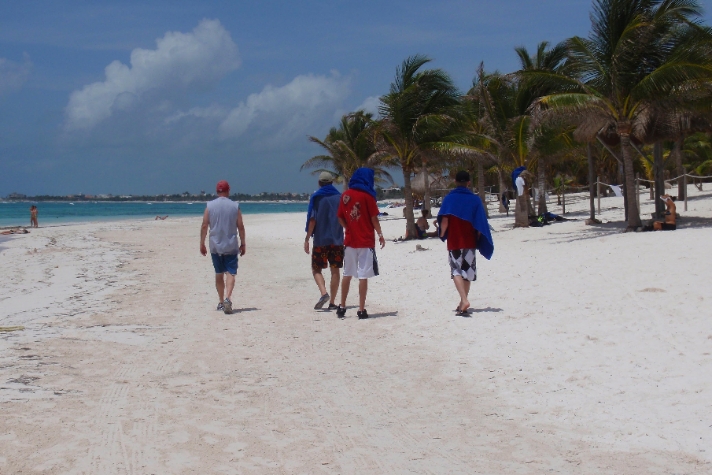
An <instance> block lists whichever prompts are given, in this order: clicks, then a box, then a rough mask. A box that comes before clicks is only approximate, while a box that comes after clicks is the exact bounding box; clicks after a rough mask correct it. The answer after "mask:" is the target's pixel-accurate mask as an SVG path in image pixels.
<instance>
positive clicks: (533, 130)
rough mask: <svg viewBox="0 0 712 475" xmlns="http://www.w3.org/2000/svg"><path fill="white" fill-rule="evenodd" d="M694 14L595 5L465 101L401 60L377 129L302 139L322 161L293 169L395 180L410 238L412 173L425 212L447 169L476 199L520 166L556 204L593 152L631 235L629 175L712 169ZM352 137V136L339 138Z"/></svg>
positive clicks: (711, 73) (423, 60)
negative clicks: (432, 187)
mask: <svg viewBox="0 0 712 475" xmlns="http://www.w3.org/2000/svg"><path fill="white" fill-rule="evenodd" d="M701 13H702V8H701V6H700V3H699V2H698V1H697V0H594V1H593V5H592V13H591V31H590V33H589V35H588V36H587V37H579V36H575V37H573V38H570V39H568V40H566V41H563V42H561V43H560V44H557V45H554V46H551V47H550V45H549V44H548V43H547V42H542V43H540V44H539V45H538V46H537V49H536V53H535V54H533V55H532V54H530V53H529V51H527V49H525V48H517V49H516V51H515V52H516V54H517V56H518V58H519V62H520V69H519V70H518V71H514V72H511V73H507V74H505V73H501V72H499V71H494V72H487V71H486V69H485V67H484V65H483V64H480V66H479V68H478V70H477V73H476V75H475V78H474V79H473V83H472V87H471V89H470V90H469V91H468V92H467V93H466V94H460V93H459V92H458V91H457V89H456V88H455V86H454V84H453V82H452V80H451V79H450V77H449V76H448V74H447V73H446V72H444V71H442V70H440V69H424V66H425V65H426V64H427V63H428V62H429V61H430V59H429V58H427V57H425V56H422V55H415V56H411V57H409V58H407V59H406V60H405V61H403V63H402V64H401V65H400V66H399V67H398V68H397V69H396V75H395V79H394V81H393V83H392V84H391V86H390V91H389V92H388V93H387V94H385V95H383V96H382V97H381V106H380V110H379V112H380V117H379V118H376V119H374V118H373V117H371V115H370V114H365V113H364V112H363V111H361V112H355V113H352V114H348V115H346V116H344V119H342V123H341V126H340V128H339V129H332V131H331V132H330V133H329V135H328V136H327V138H326V139H325V140H323V141H320V140H318V139H316V138H314V137H310V140H312V141H313V142H315V143H318V144H319V145H321V146H322V147H323V148H325V149H326V150H327V151H328V153H329V155H325V156H317V157H314V158H312V159H310V160H308V161H307V162H306V163H304V165H303V168H305V167H315V166H317V165H318V166H323V167H326V168H327V169H329V170H332V171H334V172H335V173H336V174H337V175H339V176H341V177H347V176H350V173H352V172H353V170H354V169H355V168H356V167H358V166H373V167H378V170H379V171H380V172H381V173H383V172H384V171H385V170H384V168H388V167H398V168H400V169H401V171H402V173H403V180H404V185H405V186H404V193H405V196H406V197H408V199H406V205H407V208H406V218H407V226H408V227H409V228H413V226H414V218H413V209H412V202H413V200H412V199H411V197H412V196H413V190H412V187H411V180H412V179H413V177H414V176H415V175H416V174H418V173H421V172H422V173H423V177H424V179H425V181H426V183H425V190H426V191H425V196H423V197H422V198H424V199H425V203H426V206H428V205H429V199H428V183H427V181H428V180H429V176H431V175H432V174H435V175H440V176H441V177H447V176H450V175H451V174H452V173H453V172H454V171H456V170H457V169H467V170H470V171H471V173H472V174H474V175H475V176H476V180H473V181H474V182H475V183H476V184H477V189H478V191H479V192H480V196H484V189H485V186H487V182H488V181H489V182H490V184H493V183H495V182H496V183H497V189H498V190H499V192H500V193H502V192H503V191H504V188H505V185H504V184H505V183H508V182H509V179H508V175H509V172H511V170H512V169H514V168H515V167H517V166H521V165H525V166H526V167H527V168H528V169H529V170H530V171H532V172H533V173H536V174H537V176H538V188H539V189H547V188H551V187H552V186H555V187H556V189H557V194H558V192H561V191H563V190H564V188H565V186H567V185H571V186H576V185H581V184H584V183H587V182H588V181H589V178H588V166H587V160H588V158H587V150H590V151H591V154H590V155H591V160H592V161H593V163H592V166H593V168H594V173H595V174H596V175H598V176H601V177H602V180H603V181H605V182H607V183H623V184H624V187H625V191H626V194H625V201H626V210H627V212H626V213H627V214H626V217H625V218H626V221H627V223H628V228H629V229H635V228H637V227H639V226H640V225H641V219H640V212H639V210H638V207H637V203H636V190H635V186H634V183H635V175H636V173H640V174H641V175H644V176H650V177H651V178H655V179H656V180H657V183H658V184H660V183H661V181H662V179H663V176H661V175H662V174H665V175H666V177H668V178H669V177H674V176H677V175H679V174H680V173H681V172H682V169H683V167H685V168H686V169H687V170H688V171H695V172H697V173H708V172H710V171H712V165H710V164H711V163H712V152H711V150H712V145H711V144H712V135H711V133H712V30H711V29H710V28H709V27H708V26H706V25H704V24H702V23H701V20H700V18H701ZM351 128H356V129H357V132H358V133H357V134H351V135H349V133H348V132H349V130H351ZM655 144H657V146H658V148H657V149H656V150H662V163H661V164H660V165H656V166H654V167H653V166H652V161H649V160H650V159H648V158H642V157H641V154H642V155H644V156H646V157H647V156H652V149H653V146H654V145H655ZM636 149H637V150H636ZM638 150H640V152H641V153H638ZM657 156H658V157H660V155H657ZM619 160H620V163H619ZM648 161H649V162H648ZM658 163H660V162H658ZM320 170H321V169H320ZM320 170H319V171H320ZM382 176H386V175H382ZM556 177H558V179H557V178H556ZM562 177H566V178H562ZM680 193H682V190H681V191H680ZM539 195H540V197H542V198H541V199H540V201H539V213H542V212H544V211H546V202H545V200H544V199H543V196H544V194H543V193H540V194H539Z"/></svg>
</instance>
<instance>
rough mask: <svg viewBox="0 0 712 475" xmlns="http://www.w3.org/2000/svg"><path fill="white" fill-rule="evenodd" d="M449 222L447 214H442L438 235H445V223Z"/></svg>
mask: <svg viewBox="0 0 712 475" xmlns="http://www.w3.org/2000/svg"><path fill="white" fill-rule="evenodd" d="M448 223H449V220H448V218H447V216H443V219H442V220H440V237H443V236H445V233H446V232H447V225H448Z"/></svg>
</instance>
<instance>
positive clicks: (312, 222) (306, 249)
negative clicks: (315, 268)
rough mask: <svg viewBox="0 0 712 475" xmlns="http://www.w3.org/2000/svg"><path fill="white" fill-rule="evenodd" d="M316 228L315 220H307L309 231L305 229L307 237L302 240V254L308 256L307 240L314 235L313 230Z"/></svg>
mask: <svg viewBox="0 0 712 475" xmlns="http://www.w3.org/2000/svg"><path fill="white" fill-rule="evenodd" d="M315 227H316V219H314V218H311V219H310V220H309V229H307V237H306V238H304V252H306V253H307V254H309V238H310V237H312V235H313V234H314V228H315Z"/></svg>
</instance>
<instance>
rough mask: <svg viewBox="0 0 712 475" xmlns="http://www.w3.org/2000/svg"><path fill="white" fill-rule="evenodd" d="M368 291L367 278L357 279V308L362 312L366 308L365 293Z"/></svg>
mask: <svg viewBox="0 0 712 475" xmlns="http://www.w3.org/2000/svg"><path fill="white" fill-rule="evenodd" d="M367 293H368V279H359V280H358V309H359V310H360V311H361V312H363V310H364V309H365V308H366V294H367Z"/></svg>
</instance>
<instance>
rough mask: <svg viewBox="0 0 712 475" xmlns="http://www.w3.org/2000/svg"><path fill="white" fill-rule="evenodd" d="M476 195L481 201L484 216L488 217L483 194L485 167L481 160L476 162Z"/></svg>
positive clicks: (485, 198) (485, 199)
mask: <svg viewBox="0 0 712 475" xmlns="http://www.w3.org/2000/svg"><path fill="white" fill-rule="evenodd" d="M477 193H478V194H479V195H480V199H481V200H482V206H484V208H485V214H486V215H487V217H489V210H488V209H487V194H486V193H485V165H484V163H482V160H477Z"/></svg>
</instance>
